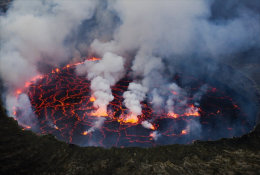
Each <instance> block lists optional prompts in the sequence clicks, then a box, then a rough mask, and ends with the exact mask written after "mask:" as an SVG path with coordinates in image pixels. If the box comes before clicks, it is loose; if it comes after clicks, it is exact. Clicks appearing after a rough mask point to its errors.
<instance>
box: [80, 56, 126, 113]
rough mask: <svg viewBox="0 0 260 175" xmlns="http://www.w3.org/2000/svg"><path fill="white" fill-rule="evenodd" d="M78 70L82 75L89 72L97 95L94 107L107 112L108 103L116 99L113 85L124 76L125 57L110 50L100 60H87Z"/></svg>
mask: <svg viewBox="0 0 260 175" xmlns="http://www.w3.org/2000/svg"><path fill="white" fill-rule="evenodd" d="M77 72H78V73H79V74H81V75H82V74H84V73H87V78H88V79H89V80H91V90H92V95H93V96H94V97H95V101H94V107H96V108H98V109H97V110H98V111H102V114H103V113H105V114H106V113H107V105H108V104H109V102H110V101H112V100H113V99H114V97H113V95H112V92H111V86H113V85H114V84H115V83H116V82H117V81H118V80H119V79H120V78H122V77H123V76H124V59H123V58H122V57H121V56H118V55H115V54H112V53H109V52H108V53H105V55H104V56H103V58H102V59H101V60H100V61H97V62H92V61H88V60H87V61H85V63H84V64H83V65H79V66H78V67H77Z"/></svg>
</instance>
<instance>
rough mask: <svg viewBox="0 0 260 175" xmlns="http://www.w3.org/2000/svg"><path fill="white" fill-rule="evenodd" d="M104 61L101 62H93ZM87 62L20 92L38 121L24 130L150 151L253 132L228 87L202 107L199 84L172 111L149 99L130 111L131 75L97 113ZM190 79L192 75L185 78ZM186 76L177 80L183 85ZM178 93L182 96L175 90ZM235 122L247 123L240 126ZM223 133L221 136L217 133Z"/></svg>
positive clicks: (209, 94) (210, 93) (208, 96)
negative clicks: (81, 71)
mask: <svg viewBox="0 0 260 175" xmlns="http://www.w3.org/2000/svg"><path fill="white" fill-rule="evenodd" d="M88 60H89V61H98V60H99V58H90V59H88ZM79 64H81V63H77V64H72V65H67V66H65V67H63V68H56V69H53V71H52V72H51V73H49V74H45V75H41V76H37V77H35V78H33V79H32V80H31V81H30V82H27V83H26V84H25V86H24V87H23V88H21V89H17V91H16V96H17V98H20V95H21V94H23V93H25V94H27V95H28V96H29V99H30V102H31V105H32V108H33V113H34V117H35V120H34V123H31V124H30V125H27V124H26V123H22V122H20V125H21V126H22V127H23V128H24V129H32V130H33V131H35V132H36V133H39V134H52V135H54V136H56V137H57V138H58V139H60V140H64V141H66V142H69V143H73V144H77V145H81V146H103V147H111V146H116V147H125V146H141V147H149V146H155V145H165V144H173V143H191V142H192V141H193V140H195V139H203V140H212V139H217V138H220V137H223V136H224V137H231V136H234V135H236V134H240V133H243V132H245V130H247V125H246V123H247V122H246V115H245V114H244V113H243V112H242V111H241V110H240V108H239V106H238V105H237V104H236V102H235V101H234V100H233V99H232V98H231V97H230V96H229V95H228V94H227V93H226V91H225V90H224V91H222V89H218V88H216V87H211V86H210V85H208V88H207V91H206V93H205V95H203V97H202V99H201V101H200V102H201V104H200V105H197V104H196V103H195V102H194V99H193V98H192V95H193V94H194V93H195V92H196V91H197V90H198V89H199V88H200V87H201V86H202V85H203V82H201V81H199V80H196V81H195V83H192V84H190V87H188V88H189V90H190V94H191V95H190V96H189V98H187V103H186V104H185V105H182V106H179V107H178V106H177V107H176V108H175V109H174V110H172V111H170V112H169V111H166V110H165V109H159V110H158V111H155V110H154V109H153V108H152V104H151V102H150V101H149V99H148V98H147V99H146V100H144V101H143V102H142V104H141V105H142V114H141V115H135V114H132V113H129V112H128V109H126V107H125V106H124V104H123V101H124V99H123V93H124V92H125V91H126V90H127V88H128V85H129V83H130V82H131V78H129V77H127V76H126V77H125V78H123V79H121V80H120V81H119V82H118V83H117V84H116V85H114V86H113V87H112V94H113V96H114V100H113V101H111V102H110V103H109V105H108V106H107V109H106V110H104V111H103V110H102V109H98V110H97V109H95V107H94V106H93V103H94V102H95V100H96V99H95V97H94V96H92V95H91V90H90V81H89V80H87V79H86V77H85V76H79V75H77V74H76V73H75V67H76V66H77V65H79ZM182 78H186V79H187V78H189V77H182ZM179 79H180V76H176V77H174V78H173V81H178V80H179ZM172 94H173V95H178V94H177V92H174V91H173V92H172ZM13 115H14V116H15V118H16V119H17V120H18V121H23V120H22V118H23V117H25V116H23V113H21V111H20V110H19V108H14V111H13ZM234 118H239V121H241V122H244V125H243V126H244V127H239V128H240V129H238V128H235V126H234V125H233V122H232V121H233V120H235V119H234ZM216 133H217V134H216Z"/></svg>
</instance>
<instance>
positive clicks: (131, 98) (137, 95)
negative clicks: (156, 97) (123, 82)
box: [123, 82, 148, 115]
mask: <svg viewBox="0 0 260 175" xmlns="http://www.w3.org/2000/svg"><path fill="white" fill-rule="evenodd" d="M147 90H148V89H147V88H145V87H143V86H142V85H141V84H138V83H135V82H133V83H130V84H129V86H128V90H127V91H126V92H124V94H123V97H124V99H125V100H124V104H125V106H126V107H127V108H128V109H129V110H130V112H131V113H132V114H134V115H140V114H142V106H141V102H142V101H143V100H144V99H145V96H146V92H147Z"/></svg>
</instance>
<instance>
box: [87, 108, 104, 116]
mask: <svg viewBox="0 0 260 175" xmlns="http://www.w3.org/2000/svg"><path fill="white" fill-rule="evenodd" d="M90 115H91V116H94V117H107V116H108V114H107V110H106V109H105V108H98V109H97V110H96V111H95V112H92V113H90Z"/></svg>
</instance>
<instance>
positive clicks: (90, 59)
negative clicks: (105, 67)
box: [87, 57, 101, 61]
mask: <svg viewBox="0 0 260 175" xmlns="http://www.w3.org/2000/svg"><path fill="white" fill-rule="evenodd" d="M87 60H88V61H98V60H101V58H97V57H91V58H88V59H87Z"/></svg>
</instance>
